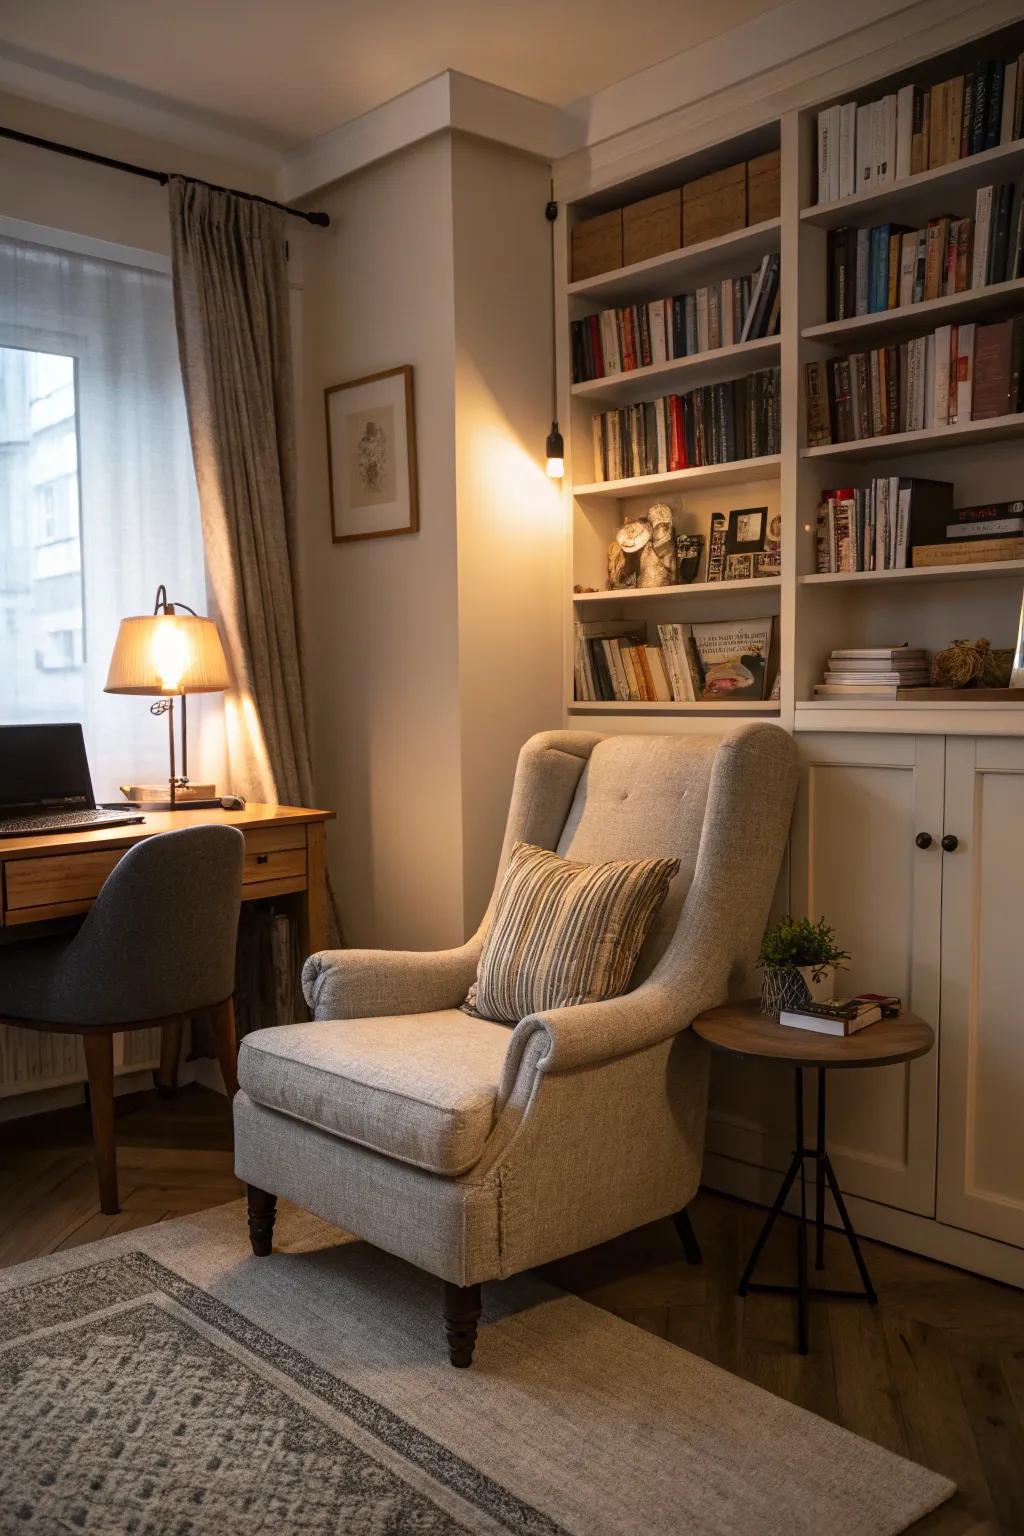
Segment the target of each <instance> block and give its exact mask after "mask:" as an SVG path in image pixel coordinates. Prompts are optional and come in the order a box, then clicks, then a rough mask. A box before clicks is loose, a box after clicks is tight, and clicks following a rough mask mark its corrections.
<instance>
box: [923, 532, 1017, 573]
mask: <svg viewBox="0 0 1024 1536" xmlns="http://www.w3.org/2000/svg"><path fill="white" fill-rule="evenodd" d="M991 560H1024V537H1021V538H1014V537H1012V536H1011V537H1008V538H1000V539H950V540H948V541H947V542H945V543H943V544H922V545H920V546H919V547H918V548H916V549H915V550H914V552H913V555H912V564H913V565H915V566H925V565H983V564H985V562H986V561H991Z"/></svg>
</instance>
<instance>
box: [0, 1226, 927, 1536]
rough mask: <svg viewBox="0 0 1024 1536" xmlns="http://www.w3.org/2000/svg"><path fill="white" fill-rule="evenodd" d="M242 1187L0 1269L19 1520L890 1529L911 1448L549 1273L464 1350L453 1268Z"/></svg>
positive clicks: (918, 1509) (5, 1450)
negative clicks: (758, 1381)
mask: <svg viewBox="0 0 1024 1536" xmlns="http://www.w3.org/2000/svg"><path fill="white" fill-rule="evenodd" d="M277 1237H278V1241H279V1244H280V1247H281V1248H283V1250H284V1251H282V1252H277V1253H275V1254H274V1255H273V1256H272V1257H271V1258H269V1259H253V1258H252V1257H251V1255H250V1254H249V1249H248V1242H247V1237H246V1226H245V1216H244V1210H243V1207H242V1205H241V1203H238V1204H233V1205H230V1206H224V1207H221V1208H220V1209H219V1210H216V1211H207V1212H205V1213H203V1214H202V1215H201V1216H196V1217H189V1218H186V1219H184V1220H181V1221H175V1222H169V1223H166V1224H163V1225H160V1226H157V1227H151V1228H147V1229H146V1230H145V1231H143V1232H134V1233H126V1234H124V1235H123V1236H121V1237H116V1238H111V1239H108V1240H107V1241H105V1242H103V1243H96V1244H93V1245H91V1246H90V1247H88V1248H81V1249H76V1250H73V1251H72V1252H70V1253H66V1254H61V1255H56V1256H54V1257H52V1258H49V1259H43V1260H39V1261H38V1262H36V1263H34V1264H30V1265H22V1266H20V1267H18V1268H15V1269H9V1270H5V1271H0V1529H2V1531H3V1532H4V1533H6V1532H8V1531H11V1532H13V1531H21V1532H26V1533H31V1536H44V1533H45V1536H51V1533H55V1532H77V1531H82V1532H88V1533H96V1536H122V1533H124V1536H127V1533H131V1536H171V1533H173V1536H257V1533H270V1532H273V1533H274V1536H327V1533H331V1536H334V1533H359V1536H362V1533H366V1536H385V1533H387V1536H405V1533H410V1536H412V1533H415V1536H441V1533H444V1536H454V1533H463V1532H465V1533H474V1536H475V1533H481V1536H498V1533H505V1532H512V1533H521V1536H561V1533H563V1532H564V1533H567V1536H605V1533H607V1536H626V1533H629V1536H633V1533H637V1532H645V1533H649V1536H662V1533H664V1536H668V1533H680V1532H687V1533H695V1536H703V1533H708V1536H762V1533H764V1536H775V1533H778V1536H804V1533H806V1536H826V1533H827V1536H888V1533H895V1532H898V1531H903V1530H905V1529H906V1528H907V1527H908V1526H909V1525H910V1524H912V1522H913V1521H915V1520H917V1519H919V1518H920V1517H921V1516H922V1515H924V1514H926V1513H927V1512H928V1511H929V1510H931V1509H934V1508H935V1507H936V1506H937V1505H939V1504H941V1503H942V1502H943V1501H944V1500H945V1499H947V1498H949V1497H950V1495H951V1494H952V1493H953V1491H954V1490H953V1485H952V1484H951V1483H949V1482H948V1481H947V1480H946V1479H945V1478H941V1477H938V1476H936V1475H935V1474H934V1473H931V1472H928V1471H926V1470H925V1469H924V1468H923V1467H919V1466H917V1465H915V1464H914V1463H912V1462H909V1461H905V1460H902V1459H901V1458H899V1457H897V1456H893V1455H891V1454H890V1453H889V1452H887V1451H884V1450H882V1449H880V1448H879V1447H877V1446H874V1445H871V1444H870V1443H869V1442H867V1441H865V1440H862V1439H860V1438H859V1437H857V1436H855V1435H851V1434H849V1433H847V1432H846V1431H844V1430H841V1429H837V1428H836V1427H835V1426H833V1425H831V1424H829V1423H827V1422H826V1421H825V1420H823V1419H820V1418H817V1417H816V1416H815V1415H813V1414H809V1413H806V1412H805V1411H803V1410H802V1409H799V1408H796V1407H794V1406H792V1405H791V1404H789V1403H786V1402H783V1401H782V1400H781V1399H779V1398H775V1397H773V1396H771V1395H770V1394H768V1393H766V1392H763V1391H761V1390H760V1389H759V1388H757V1387H754V1386H751V1385H749V1384H747V1383H746V1382H743V1381H741V1380H740V1379H739V1378H737V1377H734V1376H731V1375H729V1374H728V1373H726V1372H724V1371H721V1370H719V1369H718V1368H717V1367H715V1366H711V1365H708V1364H707V1363H706V1362H705V1361H702V1360H700V1359H698V1358H697V1357H696V1356H694V1355H691V1354H688V1353H687V1352H685V1351H683V1350H679V1349H677V1348H675V1347H674V1346H673V1345H670V1344H667V1343H665V1342H663V1341H662V1340H660V1339H656V1338H653V1337H652V1336H650V1335H649V1334H646V1333H644V1332H643V1331H642V1330H640V1329H637V1328H633V1327H631V1326H630V1325H629V1324H628V1323H624V1322H621V1321H620V1320H619V1319H617V1318H615V1317H613V1316H611V1315H610V1314H609V1313H607V1312H603V1311H601V1310H599V1309H598V1308H596V1307H592V1306H589V1305H588V1304H587V1303H585V1302H582V1301H580V1300H578V1299H577V1298H576V1297H571V1296H566V1295H565V1294H564V1293H562V1292H559V1291H557V1290H555V1289H553V1288H552V1287H551V1286H548V1285H546V1284H545V1283H544V1282H542V1281H540V1280H538V1279H536V1278H535V1277H533V1276H521V1277H518V1278H517V1279H515V1280H512V1281H508V1282H505V1283H504V1284H501V1285H495V1286H492V1287H490V1295H489V1296H488V1294H487V1288H485V1300H486V1301H487V1303H488V1305H487V1310H486V1311H485V1316H484V1321H483V1325H482V1327H481V1332H480V1339H479V1343H478V1345H477V1354H476V1361H475V1364H474V1366H473V1368H472V1369H471V1370H469V1371H455V1370H453V1369H452V1368H451V1367H450V1366H449V1365H448V1364H447V1361H446V1358H445V1355H444V1344H443V1331H442V1328H441V1326H440V1321H439V1296H438V1288H437V1286H436V1284H435V1283H434V1282H431V1280H430V1279H429V1277H427V1276H424V1275H421V1274H420V1273H419V1272H418V1271H416V1270H413V1269H411V1268H410V1267H409V1266H408V1265H405V1264H402V1263H401V1262H400V1261H399V1260H396V1259H392V1258H390V1257H388V1256H387V1255H385V1254H382V1253H380V1252H378V1251H377V1250H375V1249H373V1248H370V1247H369V1246H368V1245H366V1244H364V1243H358V1242H354V1241H352V1240H349V1239H346V1238H345V1237H343V1235H342V1234H341V1233H339V1232H337V1231H336V1230H335V1229H333V1228H329V1227H326V1226H324V1225H323V1224H322V1223H320V1222H317V1221H316V1220H315V1219H314V1218H312V1217H307V1216H303V1215H300V1214H298V1213H294V1212H289V1211H285V1212H284V1213H283V1216H282V1218H281V1220H279V1222H278V1234H277Z"/></svg>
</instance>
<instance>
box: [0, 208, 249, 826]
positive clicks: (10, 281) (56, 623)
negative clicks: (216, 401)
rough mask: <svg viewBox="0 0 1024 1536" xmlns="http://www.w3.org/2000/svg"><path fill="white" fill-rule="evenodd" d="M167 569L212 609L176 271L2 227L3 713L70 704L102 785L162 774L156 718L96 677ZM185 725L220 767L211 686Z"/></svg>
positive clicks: (210, 767)
mask: <svg viewBox="0 0 1024 1536" xmlns="http://www.w3.org/2000/svg"><path fill="white" fill-rule="evenodd" d="M161 582H163V583H164V584H165V585H166V587H167V591H168V595H169V597H170V598H171V600H172V601H174V600H178V601H181V602H184V603H187V604H189V605H190V606H191V607H193V608H195V609H196V610H197V611H198V612H204V611H205V610H206V606H207V600H206V582H205V571H204V563H203V546H202V536H201V532H200V524H199V508H198V498H197V494H196V483H195V474H194V470H193V465H192V453H191V447H190V443H189V435H188V425H187V422H186V418H185V403H184V396H183V392H182V384H181V374H180V369H179V363H178V350H177V342H176V338H175V328H174V306H173V299H172V295H171V284H170V278H169V276H168V275H166V274H165V273H163V272H159V271H153V270H149V269H147V268H146V267H144V266H133V265H131V264H129V263H127V262H125V261H114V260H104V259H101V258H98V257H96V256H94V255H87V254H86V255H83V254H80V253H78V252H75V251H71V250H61V249H57V248H54V247H53V246H51V245H43V244H36V243H33V242H31V241H28V240H19V239H13V238H10V237H8V236H6V235H0V722H2V723H19V722H29V721H44V720H80V721H81V722H82V724H83V726H84V727H85V733H86V741H87V743H88V748H89V756H90V761H91V764H92V770H93V779H94V782H95V788H96V793H97V797H98V798H104V799H110V798H115V797H116V794H117V785H118V784H120V783H125V782H127V781H128V779H129V778H131V779H133V780H135V781H139V780H144V781H155V780H160V779H164V778H166V774H167V730H166V723H165V721H163V720H158V719H155V718H153V717H152V716H151V715H150V714H149V711H148V701H147V700H145V699H139V698H126V697H119V696H114V695H107V694H104V692H103V684H104V681H105V679H106V674H107V666H108V663H109V661H110V653H111V648H112V646H113V643H114V637H115V635H116V632H117V626H118V622H119V621H120V619H121V618H122V617H124V616H125V615H127V614H139V613H150V612H152V608H153V598H154V595H155V592H156V588H157V586H158V584H159V583H161ZM189 726H190V732H189V734H190V761H189V769H190V774H191V777H192V778H193V779H199V778H200V777H205V776H206V775H210V776H211V777H215V776H216V774H217V770H218V768H219V767H220V766H221V764H222V761H223V714H222V707H221V701H220V698H219V696H214V697H212V698H208V699H203V700H199V699H196V700H193V701H192V704H191V705H190V717H189ZM223 787H224V786H222V788H223Z"/></svg>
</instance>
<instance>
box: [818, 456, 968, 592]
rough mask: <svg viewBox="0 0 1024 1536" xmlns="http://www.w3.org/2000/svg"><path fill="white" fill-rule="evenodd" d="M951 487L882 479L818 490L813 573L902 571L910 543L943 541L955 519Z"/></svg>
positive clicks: (891, 477)
mask: <svg viewBox="0 0 1024 1536" xmlns="http://www.w3.org/2000/svg"><path fill="white" fill-rule="evenodd" d="M955 516H956V513H955V512H954V510H953V487H952V485H951V484H950V483H949V482H948V481H944V480H921V479H912V478H910V477H908V476H902V475H884V476H880V477H878V478H876V479H874V480H872V482H871V484H870V485H868V486H866V487H864V488H862V489H861V488H857V487H852V486H847V487H842V488H841V489H838V490H830V491H824V492H823V493H822V499H821V502H820V504H819V506H818V515H817V521H816V527H815V557H816V564H815V569H816V570H817V571H818V573H819V575H824V574H826V573H831V572H838V571H890V570H902V569H903V568H904V567H905V566H907V565H909V564H910V563H911V562H910V558H909V555H910V551H911V550H912V549H913V548H914V546H915V544H916V545H920V546H925V545H929V544H933V543H936V542H938V540H939V539H941V538H944V537H945V530H946V528H947V526H948V525H949V524H950V522H951V520H952V519H953V518H955Z"/></svg>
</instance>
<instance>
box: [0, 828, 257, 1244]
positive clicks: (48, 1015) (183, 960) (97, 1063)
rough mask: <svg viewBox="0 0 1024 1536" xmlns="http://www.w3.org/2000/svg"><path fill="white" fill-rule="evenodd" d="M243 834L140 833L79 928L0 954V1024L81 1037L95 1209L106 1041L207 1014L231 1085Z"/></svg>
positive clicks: (102, 1167)
mask: <svg viewBox="0 0 1024 1536" xmlns="http://www.w3.org/2000/svg"><path fill="white" fill-rule="evenodd" d="M244 853H245V839H244V838H243V836H242V834H241V832H239V831H238V830H237V828H235V827H222V826H208V827H186V828H183V829H182V831H180V832H165V833H163V834H162V835H160V836H157V837H149V838H146V840H145V841H144V842H141V843H136V844H135V846H134V847H133V848H129V849H128V851H127V853H125V855H124V857H123V858H121V859H120V860H119V861H118V863H117V864H116V865H115V866H114V868H113V869H112V870H111V872H110V874H109V875H108V876H107V879H106V881H105V882H104V885H103V887H102V889H101V891H100V893H99V895H98V896H97V898H96V900H95V902H94V903H93V906H92V908H91V909H90V911H89V913H88V915H87V917H86V919H85V921H84V922H83V924H82V926H81V928H79V930H78V932H77V933H76V934H74V935H73V936H72V937H71V938H67V937H63V938H44V939H34V940H31V941H28V942H26V943H24V944H13V945H11V946H9V947H8V948H5V949H4V950H2V951H0V1023H4V1024H13V1025H16V1026H17V1027H18V1028H19V1029H39V1030H45V1031H48V1032H49V1033H51V1034H59V1035H81V1037H82V1044H83V1046H84V1049H85V1065H86V1072H87V1074H88V1078H89V1106H90V1110H91V1114H92V1132H93V1141H94V1144H95V1150H96V1170H97V1173H98V1175H99V1186H100V1208H101V1210H103V1211H105V1212H106V1213H107V1214H108V1215H111V1216H112V1215H114V1214H115V1213H116V1212H117V1211H118V1209H119V1204H118V1198H117V1153H116V1151H115V1148H114V1036H115V1035H116V1034H120V1033H121V1032H122V1031H125V1030H133V1029H153V1028H155V1027H157V1026H160V1027H162V1028H164V1029H166V1030H170V1031H173V1032H174V1037H175V1038H177V1037H178V1032H179V1030H180V1021H181V1019H182V1017H184V1016H187V1015H189V1014H194V1013H200V1012H208V1013H209V1014H210V1017H211V1021H212V1024H213V1031H214V1039H215V1041H216V1047H217V1059H218V1060H219V1062H220V1066H221V1071H222V1072H223V1074H224V1084H225V1087H226V1088H227V1090H228V1093H229V1094H230V1095H232V1096H233V1095H234V1093H235V1091H236V1090H237V1087H238V1080H237V1076H236V1070H237V1043H236V1039H235V1013H234V1005H233V1002H232V996H231V994H232V992H233V990H234V983H235V942H236V939H237V935H238V913H239V907H240V905H241V899H242V862H243V858H244Z"/></svg>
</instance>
